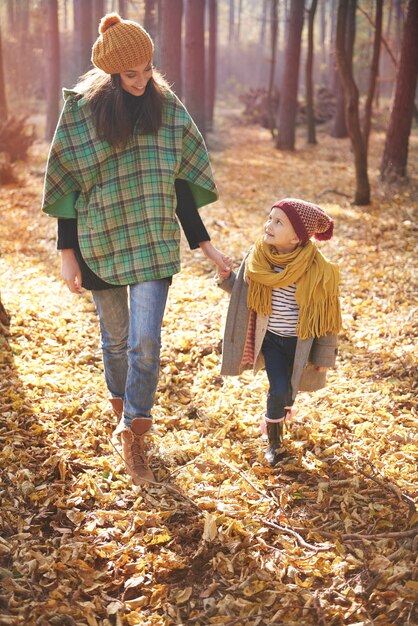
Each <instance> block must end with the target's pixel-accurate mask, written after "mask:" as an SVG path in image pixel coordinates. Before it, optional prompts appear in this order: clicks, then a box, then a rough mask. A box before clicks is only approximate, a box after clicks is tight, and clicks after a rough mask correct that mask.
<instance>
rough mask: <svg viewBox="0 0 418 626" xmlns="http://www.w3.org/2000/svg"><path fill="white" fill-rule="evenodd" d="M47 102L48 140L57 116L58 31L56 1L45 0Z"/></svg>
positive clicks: (58, 78)
mask: <svg viewBox="0 0 418 626" xmlns="http://www.w3.org/2000/svg"><path fill="white" fill-rule="evenodd" d="M46 11H47V33H46V41H47V74H46V78H47V80H46V86H47V98H46V101H47V104H46V131H45V139H47V140H48V141H50V140H51V139H52V136H53V134H54V131H55V127H56V125H57V121H58V116H59V91H60V43H59V31H58V1H57V0H47V5H46Z"/></svg>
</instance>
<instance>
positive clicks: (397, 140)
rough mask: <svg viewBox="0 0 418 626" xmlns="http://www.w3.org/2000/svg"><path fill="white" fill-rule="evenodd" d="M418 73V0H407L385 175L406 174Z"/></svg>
mask: <svg viewBox="0 0 418 626" xmlns="http://www.w3.org/2000/svg"><path fill="white" fill-rule="evenodd" d="M417 75H418V2H417V0H408V4H407V9H406V18H405V24H404V34H403V38H402V45H401V53H400V58H399V63H398V70H397V72H396V81H395V91H394V95H393V98H392V105H391V112H390V118H389V125H388V130H387V133H386V142H385V148H384V151H383V157H382V163H381V167H380V174H381V177H382V179H388V178H393V177H398V176H400V177H403V176H406V166H407V162H408V144H409V135H410V133H411V126H412V118H413V112H414V97H415V90H416V86H417Z"/></svg>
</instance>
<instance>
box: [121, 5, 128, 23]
mask: <svg viewBox="0 0 418 626" xmlns="http://www.w3.org/2000/svg"><path fill="white" fill-rule="evenodd" d="M119 15H120V16H121V17H123V19H124V20H126V19H127V18H128V0H119Z"/></svg>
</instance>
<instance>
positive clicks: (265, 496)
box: [219, 457, 278, 505]
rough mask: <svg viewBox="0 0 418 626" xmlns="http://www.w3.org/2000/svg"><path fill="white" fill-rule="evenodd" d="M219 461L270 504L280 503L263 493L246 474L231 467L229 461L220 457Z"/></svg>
mask: <svg viewBox="0 0 418 626" xmlns="http://www.w3.org/2000/svg"><path fill="white" fill-rule="evenodd" d="M219 460H220V462H221V463H222V464H223V465H226V467H228V468H229V469H230V470H231V472H234V474H237V475H238V476H240V477H241V478H243V479H244V480H245V482H247V483H248V484H249V485H250V486H251V487H252V488H253V489H254V491H256V492H257V493H258V494H259V495H260V496H263V498H265V499H266V500H269V501H270V502H274V504H276V505H277V504H278V502H277V501H276V500H275V499H274V498H272V497H271V496H269V495H268V494H267V493H265V492H264V491H261V489H259V488H258V487H257V486H256V485H254V483H253V482H252V481H251V480H250V479H249V478H248V477H247V476H246V475H245V474H244V472H241V471H240V470H238V469H236V468H235V467H233V465H230V464H229V463H227V461H225V460H224V459H223V458H222V457H219Z"/></svg>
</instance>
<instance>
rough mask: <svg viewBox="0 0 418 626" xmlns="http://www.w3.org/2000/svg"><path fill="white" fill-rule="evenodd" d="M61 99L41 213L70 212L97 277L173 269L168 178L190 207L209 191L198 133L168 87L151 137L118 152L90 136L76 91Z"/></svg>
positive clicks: (120, 278)
mask: <svg viewBox="0 0 418 626" xmlns="http://www.w3.org/2000/svg"><path fill="white" fill-rule="evenodd" d="M64 97H65V98H66V101H65V104H64V108H63V111H62V114H61V118H60V121H59V123H58V126H57V130H56V132H55V136H54V139H53V141H52V145H51V150H50V154H49V158H48V164H47V171H46V177H45V186H44V197H43V203H42V210H43V211H44V212H45V213H47V214H49V215H53V216H55V217H77V220H78V221H77V223H78V237H79V243H80V249H81V251H82V254H83V257H84V259H85V261H86V263H87V265H88V266H89V267H90V268H91V269H92V270H93V272H95V273H96V274H97V275H98V276H100V277H101V278H102V279H103V280H105V281H107V282H110V283H112V284H115V285H128V284H134V283H137V282H144V281H147V280H156V279H159V278H164V277H167V276H172V275H173V274H175V273H176V272H178V271H179V270H180V248H179V242H180V230H179V225H178V222H177V218H176V215H175V211H176V193H175V187H174V181H175V179H176V178H181V179H184V180H186V181H187V182H188V183H189V185H190V188H191V190H192V193H193V196H194V198H195V201H196V204H197V206H198V207H201V206H203V205H205V204H209V203H211V202H214V201H215V200H216V199H217V191H216V187H215V183H214V180H213V174H212V170H211V166H210V162H209V157H208V153H207V149H206V146H205V143H204V141H203V138H202V136H201V134H200V132H199V130H198V129H197V127H196V125H195V124H194V122H193V120H192V119H191V117H190V116H189V114H188V112H187V111H186V109H185V108H184V106H183V105H182V103H181V102H180V101H179V100H178V98H177V97H176V96H175V95H174V94H173V93H172V92H168V93H167V96H166V102H165V106H164V113H163V123H162V126H161V128H160V130H159V132H158V134H157V135H140V134H134V135H133V137H132V138H131V139H130V141H129V142H128V144H127V145H126V147H125V148H123V149H118V148H114V147H112V146H111V145H109V144H108V143H107V142H105V141H101V140H99V139H98V138H97V135H96V132H95V128H94V126H93V123H92V120H91V117H90V108H89V105H88V103H87V101H86V99H85V98H84V97H83V96H80V94H76V93H75V92H69V91H66V92H64Z"/></svg>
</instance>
